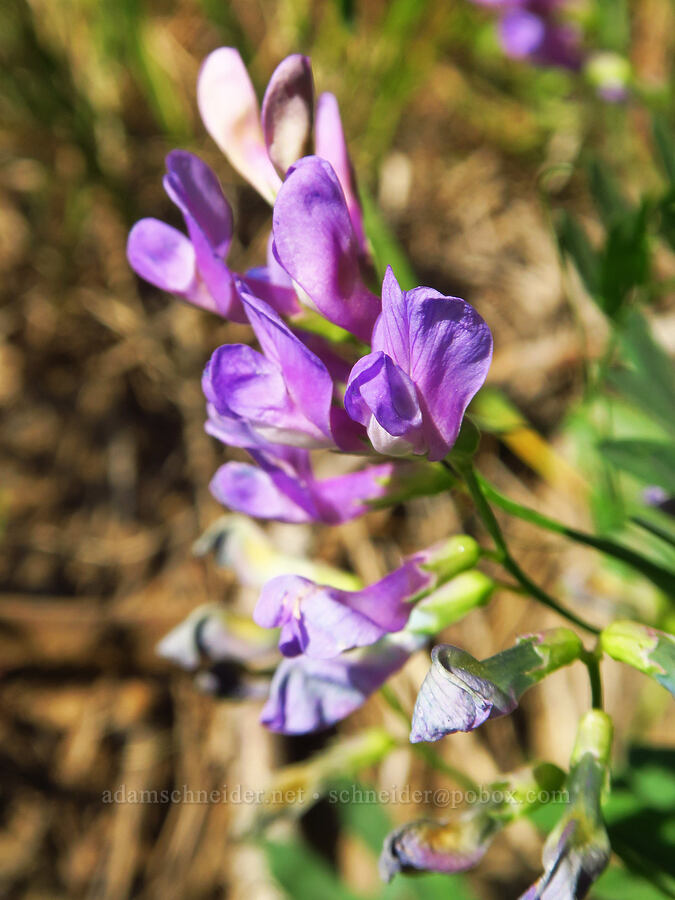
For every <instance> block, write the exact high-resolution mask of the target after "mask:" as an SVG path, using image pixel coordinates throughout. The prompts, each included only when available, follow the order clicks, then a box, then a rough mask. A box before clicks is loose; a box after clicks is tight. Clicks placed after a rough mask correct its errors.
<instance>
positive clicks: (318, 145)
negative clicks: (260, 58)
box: [314, 93, 368, 255]
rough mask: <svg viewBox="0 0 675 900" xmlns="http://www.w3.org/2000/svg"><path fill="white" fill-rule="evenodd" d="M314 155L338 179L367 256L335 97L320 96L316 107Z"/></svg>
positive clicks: (353, 178) (354, 185)
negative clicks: (326, 165)
mask: <svg viewBox="0 0 675 900" xmlns="http://www.w3.org/2000/svg"><path fill="white" fill-rule="evenodd" d="M314 146H315V150H316V155H317V156H320V157H321V158H322V159H325V160H328V162H329V163H330V164H331V166H332V167H333V170H334V172H335V174H336V175H337V177H338V180H339V182H340V186H341V187H342V191H343V193H344V195H345V200H346V202H347V209H348V211H349V218H350V219H351V221H352V225H353V227H354V233H355V234H356V240H357V241H358V244H359V247H360V249H361V252H362V253H363V254H364V255H365V254H367V252H368V250H367V248H368V244H367V241H366V235H365V231H364V230H363V213H362V212H361V204H360V203H359V199H358V197H359V194H358V191H357V189H356V179H355V177H354V168H353V166H352V163H351V160H350V159H349V152H348V150H347V142H346V140H345V135H344V131H343V130H342V120H341V119H340V109H339V107H338V102H337V98H336V97H335V95H334V94H329V93H325V94H321V96H320V97H319V100H318V102H317V105H316V125H315V129H314Z"/></svg>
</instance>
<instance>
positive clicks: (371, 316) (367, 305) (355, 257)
mask: <svg viewBox="0 0 675 900" xmlns="http://www.w3.org/2000/svg"><path fill="white" fill-rule="evenodd" d="M272 233H273V235H274V253H275V256H276V257H277V259H278V260H279V262H280V263H281V265H282V266H283V267H284V269H285V270H286V271H287V272H288V274H289V275H290V276H291V278H292V279H293V281H294V282H295V283H296V284H297V285H298V286H299V287H300V288H301V289H302V291H303V292H304V294H305V296H306V298H307V299H308V300H309V302H310V303H311V305H312V306H314V307H315V308H316V309H317V310H318V311H319V312H320V313H321V315H322V316H324V317H325V318H326V319H328V320H329V321H331V322H334V323H335V324H336V325H340V326H341V327H342V328H345V329H347V331H351V332H352V334H355V335H356V336H357V337H358V338H361V339H362V340H364V341H369V340H370V335H371V331H372V328H373V325H374V323H375V320H376V319H377V317H378V315H379V313H380V300H379V298H378V297H376V296H375V294H373V293H372V292H371V291H369V290H368V288H367V287H366V285H365V283H364V281H363V279H362V277H361V268H360V265H361V249H360V245H359V239H358V237H357V234H356V232H355V231H354V226H353V225H352V220H351V218H350V215H349V210H348V208H347V202H346V200H345V195H344V193H343V190H342V187H341V186H340V182H339V180H338V177H337V175H336V174H335V172H334V170H333V168H332V166H331V165H330V163H328V162H326V160H325V159H321V158H319V157H318V156H308V157H305V158H304V159H301V160H299V161H298V162H297V163H296V164H295V165H294V166H292V167H291V168H290V169H289V171H288V174H287V176H286V180H285V181H284V184H283V185H282V187H281V190H280V191H279V195H278V197H277V200H276V203H275V204H274V215H273V226H272Z"/></svg>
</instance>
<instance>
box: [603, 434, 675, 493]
mask: <svg viewBox="0 0 675 900" xmlns="http://www.w3.org/2000/svg"><path fill="white" fill-rule="evenodd" d="M598 449H599V450H600V452H601V453H602V454H603V455H604V456H605V458H606V459H608V460H609V461H610V462H611V463H612V464H613V465H615V466H616V467H617V468H619V469H622V470H623V471H624V472H628V473H629V474H630V475H632V476H633V477H634V478H637V479H638V480H639V481H642V482H643V483H644V484H646V485H649V484H657V485H659V486H660V487H662V488H663V489H664V490H665V491H667V492H668V493H669V494H675V444H672V443H669V442H667V441H645V440H622V441H612V440H606V441H601V442H600V444H599V445H598Z"/></svg>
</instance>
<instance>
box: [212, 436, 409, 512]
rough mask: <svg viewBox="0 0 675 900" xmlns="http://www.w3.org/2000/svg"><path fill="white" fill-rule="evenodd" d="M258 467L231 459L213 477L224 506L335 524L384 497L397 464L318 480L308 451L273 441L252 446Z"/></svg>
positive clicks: (240, 510)
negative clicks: (231, 460) (276, 444)
mask: <svg viewBox="0 0 675 900" xmlns="http://www.w3.org/2000/svg"><path fill="white" fill-rule="evenodd" d="M249 453H250V454H251V456H252V457H253V459H254V460H255V461H256V463H258V465H251V463H243V462H228V463H225V465H223V466H221V467H220V469H218V471H217V472H216V474H215V475H214V477H213V480H212V481H211V493H212V494H213V495H214V497H215V498H216V499H217V500H218V501H219V502H220V503H223V504H224V505H225V506H229V507H230V508H231V509H234V510H237V512H243V513H247V514H248V515H250V516H255V517H256V518H262V519H278V520H280V521H282V522H326V523H328V524H332V525H335V524H337V523H339V522H346V521H348V520H349V519H353V518H356V517H357V516H360V515H362V514H363V513H365V512H367V511H368V509H369V508H370V507H369V501H373V500H376V499H379V498H382V497H385V496H386V494H387V491H388V487H389V485H390V483H391V482H392V481H393V480H394V475H395V472H394V465H393V464H392V463H384V464H383V465H379V466H368V467H367V468H365V469H363V470H362V471H360V472H349V473H347V474H345V475H338V476H336V477H334V478H321V479H319V478H316V477H315V475H314V472H313V470H312V465H311V461H310V456H309V453H308V451H307V450H304V449H302V448H299V447H282V446H273V445H269V447H268V448H265V447H262V446H261V447H256V448H253V447H250V448H249Z"/></svg>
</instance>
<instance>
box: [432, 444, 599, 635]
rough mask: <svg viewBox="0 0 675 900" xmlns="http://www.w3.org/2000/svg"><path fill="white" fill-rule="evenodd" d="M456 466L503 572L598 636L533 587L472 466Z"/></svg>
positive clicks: (539, 588) (543, 602) (559, 612)
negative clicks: (495, 551) (509, 545)
mask: <svg viewBox="0 0 675 900" xmlns="http://www.w3.org/2000/svg"><path fill="white" fill-rule="evenodd" d="M443 464H444V465H445V466H447V467H448V468H451V466H450V464H449V463H446V462H445V461H443ZM455 466H456V468H457V471H458V472H459V474H460V475H461V476H462V478H463V479H464V481H465V483H466V486H467V488H468V489H469V493H470V494H471V497H472V499H473V501H474V503H475V504H476V509H477V510H478V514H479V515H480V517H481V519H482V520H483V524H484V525H485V527H486V529H487V531H488V534H489V535H490V537H491V538H492V540H493V541H494V543H495V546H496V548H497V557H498V560H499V562H500V563H501V565H502V566H503V567H504V568H505V569H506V571H507V572H509V573H510V574H511V575H513V577H514V578H515V579H516V581H517V582H518V583H519V584H520V585H521V586H522V587H523V588H525V590H526V591H527V593H528V594H530V595H531V596H532V597H534V599H535V600H538V601H539V603H541V604H542V605H543V606H547V607H548V608H549V609H552V610H553V611H554V612H557V613H558V615H560V616H562V617H563V618H565V619H567V620H568V621H569V622H572V623H573V624H574V625H577V626H578V627H579V628H583V629H585V630H586V631H590V632H591V633H592V634H600V630H599V629H598V628H596V627H595V626H594V625H589V624H588V622H584V620H583V619H580V618H579V616H577V615H575V613H573V612H571V611H570V610H568V609H565V608H564V607H563V606H561V605H560V604H559V603H558V601H557V600H554V599H553V597H551V596H550V595H549V594H547V593H546V591H545V590H544V589H543V588H541V587H539V585H538V584H535V582H534V581H532V579H531V578H530V577H529V575H526V574H525V572H523V570H522V569H521V568H520V566H519V565H518V563H517V562H516V561H515V559H514V558H513V556H511V552H510V551H509V548H508V546H507V544H506V540H505V539H504V535H503V533H502V530H501V528H500V526H499V522H498V521H497V519H496V517H495V514H494V512H493V511H492V507H491V506H490V504H489V503H488V501H487V499H486V497H485V494H484V493H483V489H482V486H481V483H480V482H479V480H478V479H477V478H476V473H475V472H474V470H473V467H472V466H471V465H470V464H461V463H456V464H455Z"/></svg>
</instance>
